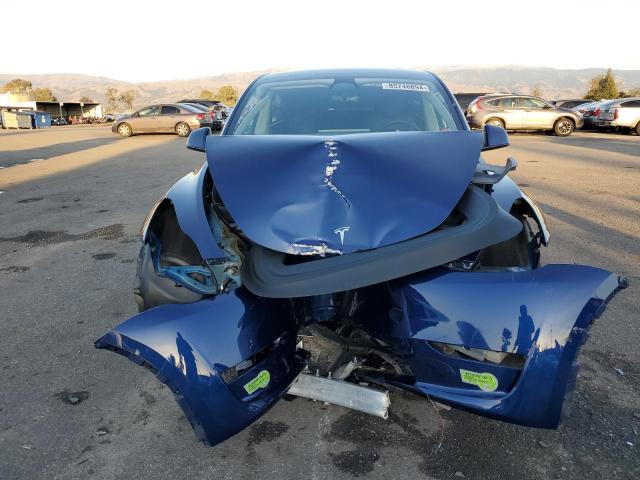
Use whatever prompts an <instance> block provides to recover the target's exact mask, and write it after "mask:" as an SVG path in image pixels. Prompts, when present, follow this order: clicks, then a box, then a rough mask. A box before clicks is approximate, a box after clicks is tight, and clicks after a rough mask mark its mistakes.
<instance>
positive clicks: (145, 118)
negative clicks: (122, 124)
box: [132, 106, 160, 132]
mask: <svg viewBox="0 0 640 480" xmlns="http://www.w3.org/2000/svg"><path fill="white" fill-rule="evenodd" d="M159 111H160V109H159V107H156V106H151V107H147V108H143V109H142V110H140V111H139V112H138V117H135V118H133V119H132V122H133V123H132V125H133V129H134V131H136V132H152V131H154V130H155V128H156V127H155V125H156V122H157V119H158V113H159Z"/></svg>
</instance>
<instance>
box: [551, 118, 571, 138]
mask: <svg viewBox="0 0 640 480" xmlns="http://www.w3.org/2000/svg"><path fill="white" fill-rule="evenodd" d="M573 129H574V126H573V122H572V121H571V120H569V119H568V118H560V119H558V120H557V121H556V123H555V124H554V126H553V133H554V134H555V135H557V136H558V137H568V136H569V135H571V134H572V133H573Z"/></svg>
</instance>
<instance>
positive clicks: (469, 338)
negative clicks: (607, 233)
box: [354, 265, 626, 428]
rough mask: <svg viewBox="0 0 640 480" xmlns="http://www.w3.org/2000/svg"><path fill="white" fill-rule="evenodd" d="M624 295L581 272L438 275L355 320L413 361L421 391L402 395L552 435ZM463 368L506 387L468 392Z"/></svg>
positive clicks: (605, 278)
mask: <svg viewBox="0 0 640 480" xmlns="http://www.w3.org/2000/svg"><path fill="white" fill-rule="evenodd" d="M625 286H626V281H625V280H624V279H621V278H619V277H618V276H617V275H615V274H612V273H610V272H607V271H605V270H600V269H597V268H593V267H586V266H581V265H547V266H545V267H542V268H539V269H536V270H530V271H523V272H499V273H470V272H469V273H467V272H450V271H446V270H439V271H433V272H425V273H422V274H417V275H414V276H410V277H405V278H402V279H398V280H396V281H393V282H389V285H388V294H387V296H386V297H385V295H381V292H380V291H378V292H377V293H375V294H371V295H370V297H369V298H371V299H372V301H371V302H370V303H369V304H368V305H367V306H366V307H365V308H364V309H363V308H361V310H360V312H359V313H358V314H357V315H356V317H355V318H354V320H355V321H356V322H357V323H359V324H360V325H361V328H363V329H364V330H365V331H368V332H370V333H371V334H373V335H374V336H376V337H378V338H381V339H383V340H385V341H386V342H388V343H390V344H391V345H394V348H396V349H397V350H398V351H400V352H403V353H404V354H405V355H406V356H407V358H406V361H407V362H408V363H409V365H410V367H411V369H412V371H413V373H414V376H415V379H416V383H415V385H404V387H405V388H408V389H411V390H413V391H416V392H418V393H422V394H428V395H431V396H433V397H434V398H437V399H439V400H441V401H444V402H448V403H451V404H452V405H455V406H457V407H461V408H466V409H469V410H472V411H474V412H475V413H479V414H483V415H487V416H491V417H493V418H497V419H500V420H506V421H509V422H513V423H518V424H522V425H528V426H535V427H546V428H554V427H556V426H557V425H558V423H559V421H560V418H561V412H562V408H563V403H564V399H565V397H566V396H568V395H570V394H571V392H572V391H573V384H574V383H575V377H576V374H577V370H578V367H577V363H576V358H577V355H578V353H579V348H580V346H581V345H582V344H583V343H584V342H585V341H586V339H587V329H588V328H589V326H590V324H591V322H592V321H593V320H594V319H595V318H597V317H598V316H600V314H601V313H602V311H604V308H605V306H606V303H607V302H608V300H609V299H610V298H611V297H612V296H613V295H614V294H615V293H616V292H617V291H618V290H619V289H620V288H624V287H625ZM362 304H363V305H365V304H366V302H364V301H363V303H362ZM380 311H382V312H385V311H386V312H390V314H389V315H385V314H383V315H376V314H375V312H380ZM389 317H391V318H389ZM390 319H391V321H390ZM429 342H441V343H445V344H450V345H460V346H463V347H465V348H477V349H486V350H493V351H499V352H509V353H516V354H521V355H524V356H526V363H525V365H524V368H523V369H522V371H520V370H519V369H515V368H511V367H505V366H501V365H496V364H492V363H488V362H479V361H476V360H471V359H468V358H459V357H453V356H450V355H447V354H444V353H441V352H440V351H438V350H436V349H434V348H433V347H432V346H431V345H429ZM460 369H465V370H471V371H475V372H482V373H483V372H489V373H492V374H493V375H495V376H496V377H497V379H498V385H499V387H498V389H497V390H496V391H495V392H484V391H481V390H479V389H478V388H477V387H476V386H474V385H469V384H465V383H463V382H462V381H461V379H460Z"/></svg>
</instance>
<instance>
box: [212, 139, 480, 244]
mask: <svg viewBox="0 0 640 480" xmlns="http://www.w3.org/2000/svg"><path fill="white" fill-rule="evenodd" d="M481 147H482V135H481V134H478V133H475V132H468V131H464V132H389V133H364V134H350V135H339V136H333V137H330V136H326V137H324V136H308V135H304V136H301V135H246V136H241V135H238V136H209V137H208V139H207V146H206V150H207V162H208V164H209V169H210V171H211V175H212V177H213V180H214V183H215V185H216V188H217V189H218V192H219V193H220V196H221V197H222V200H223V201H224V203H225V206H226V207H227V209H228V210H229V212H230V213H231V216H232V217H233V218H234V220H235V222H236V223H237V224H238V226H239V227H240V229H241V230H242V231H243V232H244V233H245V234H246V235H247V236H248V237H249V238H250V239H251V240H252V241H254V242H255V243H257V244H259V245H262V246H264V247H267V248H270V249H272V250H277V251H280V252H285V253H292V254H321V255H322V254H324V253H350V252H355V251H358V250H368V249H372V248H377V247H381V246H385V245H390V244H393V243H397V242H401V241H403V240H407V239H409V238H413V237H416V236H418V235H422V234H424V233H426V232H429V231H431V230H433V229H434V228H436V227H438V226H439V225H440V224H441V223H442V222H443V221H444V220H445V219H446V218H447V216H448V215H449V214H450V213H451V211H452V209H453V208H454V207H455V205H456V204H457V203H458V201H459V200H460V198H461V197H462V194H463V193H464V191H465V189H466V188H467V186H468V185H469V181H470V179H471V177H472V176H473V173H474V169H475V166H476V164H477V162H478V159H479V156H480V150H481ZM409 172H410V173H409Z"/></svg>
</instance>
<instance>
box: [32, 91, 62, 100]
mask: <svg viewBox="0 0 640 480" xmlns="http://www.w3.org/2000/svg"><path fill="white" fill-rule="evenodd" d="M33 94H34V95H35V97H36V102H57V101H58V99H57V98H56V96H55V95H54V94H53V92H52V91H51V90H50V89H48V88H36V89H34V90H33Z"/></svg>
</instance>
